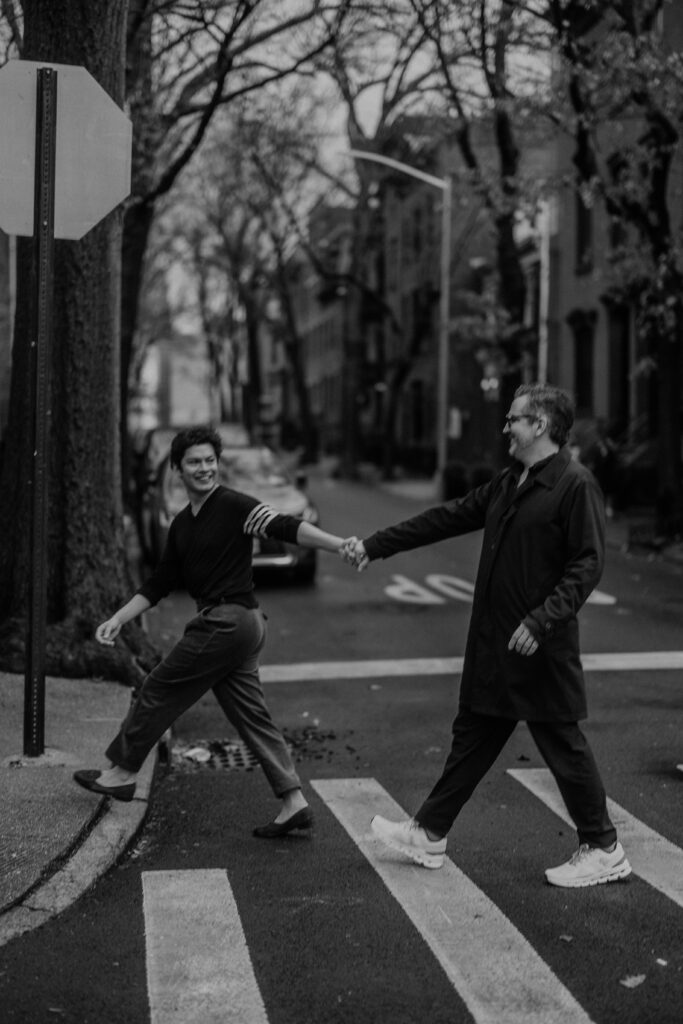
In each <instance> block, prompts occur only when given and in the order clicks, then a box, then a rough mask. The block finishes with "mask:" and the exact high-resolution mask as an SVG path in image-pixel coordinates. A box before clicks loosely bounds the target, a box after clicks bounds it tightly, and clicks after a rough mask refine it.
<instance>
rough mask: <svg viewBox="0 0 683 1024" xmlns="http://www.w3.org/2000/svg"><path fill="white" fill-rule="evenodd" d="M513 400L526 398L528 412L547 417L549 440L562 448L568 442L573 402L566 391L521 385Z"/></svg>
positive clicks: (572, 422) (543, 386)
mask: <svg viewBox="0 0 683 1024" xmlns="http://www.w3.org/2000/svg"><path fill="white" fill-rule="evenodd" d="M515 398H526V400H527V407H528V409H529V412H532V413H533V414H534V415H535V416H538V415H541V414H542V415H544V416H547V417H548V434H549V437H550V440H551V441H553V442H554V443H555V444H559V445H560V446H562V445H563V444H566V443H567V441H568V440H569V432H570V430H571V429H572V426H573V425H574V400H573V398H572V396H571V395H570V394H569V392H568V391H563V390H562V388H554V387H551V386H550V385H549V384H522V386H521V387H519V388H517V390H516V391H515Z"/></svg>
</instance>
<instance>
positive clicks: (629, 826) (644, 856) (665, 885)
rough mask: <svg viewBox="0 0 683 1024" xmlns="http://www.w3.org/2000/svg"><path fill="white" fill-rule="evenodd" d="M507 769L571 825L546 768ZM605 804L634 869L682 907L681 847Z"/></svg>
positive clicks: (621, 811) (625, 812) (610, 803)
mask: <svg viewBox="0 0 683 1024" xmlns="http://www.w3.org/2000/svg"><path fill="white" fill-rule="evenodd" d="M508 773H509V774H510V775H512V777H513V778H514V779H516V780H517V781H518V782H521V783H522V785H523V786H526V788H527V789H528V790H530V792H532V793H533V794H534V796H537V797H538V799H539V800H541V801H542V802H543V803H544V804H545V805H546V807H549V808H550V810H551V811H554V812H555V814H557V815H558V817H560V818H562V820H563V821H566V822H567V824H568V825H572V827H573V822H572V820H571V818H570V817H569V815H568V813H567V808H566V807H565V805H564V801H563V800H562V797H561V796H560V793H559V790H558V788H557V785H556V783H555V780H554V779H553V777H552V775H551V774H550V772H549V771H548V769H547V768H508ZM607 808H608V810H609V814H610V817H611V819H612V821H613V822H614V824H615V826H616V829H617V832H618V833H619V840H620V842H621V843H622V844H623V847H624V849H625V851H626V856H627V857H628V859H629V861H630V863H631V867H632V868H633V870H634V871H635V873H636V874H637V875H640V877H641V878H643V879H644V880H645V881H646V882H648V883H649V885H651V886H653V888H655V889H658V890H659V892H661V893H663V894H664V895H665V896H668V897H669V899H670V900H673V901H674V903H677V904H678V906H679V907H683V850H681V849H680V848H679V847H678V846H675V845H674V844H673V843H671V842H669V840H668V839H665V838H664V836H660V834H659V832H655V831H654V829H651V828H649V827H648V826H647V825H645V824H643V822H642V821H639V820H638V818H634V817H633V815H632V814H629V812H628V811H625V810H624V808H623V807H620V806H619V804H616V803H614V801H613V800H609V799H608V801H607Z"/></svg>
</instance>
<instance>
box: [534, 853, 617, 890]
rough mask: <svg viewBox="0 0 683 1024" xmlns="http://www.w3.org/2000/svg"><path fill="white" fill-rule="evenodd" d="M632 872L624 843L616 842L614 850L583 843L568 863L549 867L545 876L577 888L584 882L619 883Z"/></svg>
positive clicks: (588, 883) (549, 879)
mask: <svg viewBox="0 0 683 1024" xmlns="http://www.w3.org/2000/svg"><path fill="white" fill-rule="evenodd" d="M630 874H631V865H630V864H629V862H628V861H627V859H626V854H625V853H624V848H623V846H622V845H621V843H617V845H616V846H615V847H614V849H613V850H612V852H611V853H608V851H607V850H600V849H598V848H597V847H595V846H589V845H588V843H582V844H581V846H579V848H578V850H577V851H576V853H574V854H573V856H572V857H570V858H569V860H568V861H567V863H566V864H560V865H559V867H556V868H548V870H547V871H546V873H545V877H546V878H547V879H548V881H549V882H550V884H551V885H561V886H562V887H563V888H564V889H578V888H580V887H581V886H584V885H602V884H603V883H604V882H618V881H619V879H620V878H626V876H627V875H630Z"/></svg>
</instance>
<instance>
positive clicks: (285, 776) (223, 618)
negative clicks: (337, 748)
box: [106, 604, 301, 796]
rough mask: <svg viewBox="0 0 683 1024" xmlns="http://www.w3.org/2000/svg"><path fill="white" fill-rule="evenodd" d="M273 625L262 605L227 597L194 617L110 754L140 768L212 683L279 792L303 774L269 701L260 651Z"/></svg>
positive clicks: (153, 674) (141, 696)
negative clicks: (248, 605) (244, 603)
mask: <svg viewBox="0 0 683 1024" xmlns="http://www.w3.org/2000/svg"><path fill="white" fill-rule="evenodd" d="M265 637H266V630H265V622H264V619H263V615H262V613H261V612H260V611H259V610H258V609H257V608H245V607H243V606H242V605H238V604H221V605H216V606H215V607H213V608H206V609H204V611H202V612H200V613H199V615H197V616H195V618H193V619H191V620H190V621H189V622H188V624H187V626H186V627H185V632H184V634H183V636H182V639H181V640H179V641H178V643H177V644H176V645H175V647H174V648H173V649H172V650H171V651H170V652H169V654H168V655H167V656H166V657H165V658H164V660H163V661H162V662H161V663H160V664H159V665H157V666H156V668H155V669H153V670H152V672H150V674H149V675H148V676H147V678H146V679H145V681H144V683H143V684H142V687H141V688H140V692H139V693H138V696H137V699H136V700H135V702H134V703H133V705H132V706H131V709H130V711H129V712H128V715H127V716H126V718H125V719H124V721H123V723H122V725H121V728H120V730H119V733H118V735H117V736H116V737H115V738H114V740H113V741H112V742H111V744H110V745H109V747H108V749H107V752H106V753H107V757H108V758H109V760H110V761H112V762H113V763H114V764H116V765H119V766H120V767H121V768H126V769H127V770H128V771H132V772H137V771H138V770H139V769H140V767H141V766H142V763H143V761H144V760H145V758H146V757H147V754H148V753H149V752H150V750H151V749H152V747H153V746H154V744H155V743H157V742H158V740H159V739H161V737H162V736H163V734H164V733H165V732H166V730H167V729H168V728H169V727H170V726H171V725H172V724H173V722H175V720H176V719H177V718H179V717H180V715H181V714H183V712H184V711H187V709H188V708H190V707H192V705H193V704H196V702H197V701H198V700H199V699H200V697H202V696H203V695H204V694H205V693H206V692H207V691H208V690H213V692H214V694H215V695H216V698H217V700H218V703H219V704H220V706H221V707H222V709H223V711H224V712H225V714H226V716H227V718H228V720H229V721H230V722H231V723H232V725H233V726H234V727H235V729H236V730H237V732H238V734H239V736H240V738H241V739H242V740H243V741H244V743H245V744H246V745H247V747H248V748H249V749H250V750H251V752H252V753H253V754H254V756H255V757H256V758H257V759H258V761H259V762H260V764H261V767H262V768H263V770H264V772H265V774H266V778H267V779H268V782H269V783H270V786H271V788H272V790H273V792H274V793H275V795H276V796H282V795H283V794H284V793H286V792H288V791H289V790H292V789H299V788H300V786H301V781H300V779H299V776H298V775H297V773H296V771H295V769H294V763H293V761H292V758H291V756H290V753H289V749H288V747H287V744H286V743H285V740H284V738H283V736H282V733H281V732H280V730H279V729H278V728H277V726H276V725H275V723H274V722H273V720H272V718H271V717H270V712H269V711H268V708H267V706H266V702H265V699H264V696H263V690H262V689H261V683H260V680H259V674H258V656H259V652H260V651H261V648H262V647H263V644H264V643H265Z"/></svg>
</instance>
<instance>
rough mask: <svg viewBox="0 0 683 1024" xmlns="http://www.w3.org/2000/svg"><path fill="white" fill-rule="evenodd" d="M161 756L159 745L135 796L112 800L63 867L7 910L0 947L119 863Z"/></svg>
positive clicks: (0, 931)
mask: <svg viewBox="0 0 683 1024" xmlns="http://www.w3.org/2000/svg"><path fill="white" fill-rule="evenodd" d="M158 760H159V754H158V748H155V749H154V750H152V751H151V753H150V754H148V756H147V759H146V761H145V763H144V764H143V766H142V768H141V769H140V772H139V774H138V781H137V788H136V790H135V797H134V798H133V800H132V801H131V802H130V803H121V802H119V801H116V800H110V804H109V808H108V809H107V810H106V811H105V813H104V814H103V815H102V817H101V818H99V820H98V821H97V822H96V824H95V826H94V828H93V829H92V831H91V832H90V833H89V834H88V835H87V837H86V838H85V839H84V841H83V843H82V844H81V845H80V846H79V847H78V849H77V850H75V851H74V853H73V854H72V855H71V856H70V857H69V858H68V859H67V862H66V863H65V864H64V865H63V867H61V868H59V870H57V871H56V872H55V873H54V874H53V875H51V876H50V877H49V878H48V879H47V880H46V881H45V882H44V883H43V884H41V885H39V886H38V888H37V889H33V890H32V891H31V892H29V893H28V894H27V895H26V896H25V897H24V898H23V899H22V900H21V902H20V903H18V904H16V905H15V906H13V907H12V908H11V909H10V910H7V911H5V912H4V913H3V914H2V917H0V946H4V945H5V944H6V943H8V942H10V941H11V940H12V939H16V938H17V937H18V936H19V935H23V934H24V933H25V932H28V931H31V930H32V929H34V928H38V927H40V925H43V924H45V922H46V921H49V920H50V918H52V917H56V916H57V914H61V913H62V911H64V910H66V909H67V907H69V906H70V905H71V904H72V903H74V902H75V901H76V900H77V899H79V897H81V896H82V895H83V894H84V893H85V892H87V891H88V889H90V888H92V886H93V885H94V884H95V882H96V881H97V880H98V879H99V878H101V877H102V875H104V874H105V873H106V872H107V871H108V870H109V869H110V868H111V867H112V866H113V865H114V864H115V863H116V861H117V860H118V859H119V857H120V856H121V855H122V853H123V852H124V850H125V849H126V848H127V847H128V846H129V845H130V843H131V841H132V839H133V838H134V837H135V835H136V834H137V832H138V831H139V829H140V827H141V826H142V824H143V822H144V820H145V818H146V816H147V811H148V810H149V797H150V791H151V788H152V782H153V779H154V773H155V770H156V767H157V764H158ZM105 799H106V798H105Z"/></svg>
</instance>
